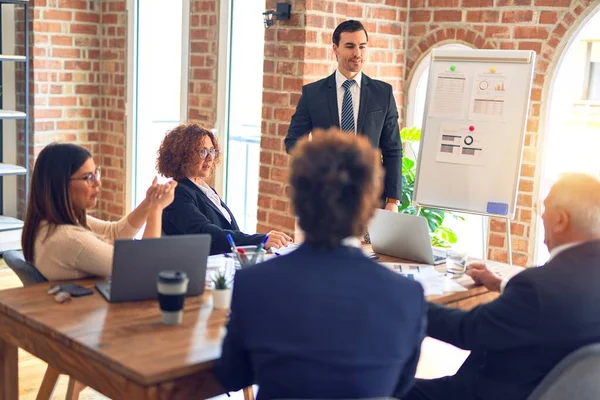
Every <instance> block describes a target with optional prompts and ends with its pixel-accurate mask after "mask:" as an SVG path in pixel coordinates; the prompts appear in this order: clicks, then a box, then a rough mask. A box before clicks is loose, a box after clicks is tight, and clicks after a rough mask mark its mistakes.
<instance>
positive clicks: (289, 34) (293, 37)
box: [277, 29, 305, 42]
mask: <svg viewBox="0 0 600 400" xmlns="http://www.w3.org/2000/svg"><path fill="white" fill-rule="evenodd" d="M304 40H305V31H304V30H302V29H281V30H279V31H278V32H277V41H279V42H304Z"/></svg>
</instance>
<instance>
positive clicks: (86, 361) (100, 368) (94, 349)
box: [0, 256, 497, 400]
mask: <svg viewBox="0 0 600 400" xmlns="http://www.w3.org/2000/svg"><path fill="white" fill-rule="evenodd" d="M379 261H390V262H401V261H402V260H399V259H395V258H392V257H386V256H380V260H379ZM95 282H96V280H83V281H81V282H80V284H82V285H83V286H86V287H90V288H92V287H93V285H94V283H95ZM466 286H467V289H468V290H467V291H464V292H457V293H448V294H444V295H439V296H431V297H429V298H428V299H429V300H431V301H434V302H436V303H442V304H447V305H449V306H455V307H459V308H465V309H468V308H472V307H474V306H475V305H477V304H479V303H483V302H487V301H490V300H492V299H494V298H495V297H496V296H497V294H495V293H490V292H488V291H487V290H486V289H485V288H483V287H481V286H479V287H475V286H474V285H466ZM49 287H50V284H48V283H44V284H38V285H33V286H29V287H26V288H16V289H9V290H4V291H0V400H16V399H17V398H18V392H19V390H18V376H17V374H18V369H17V349H18V348H19V347H20V348H22V349H24V350H26V351H28V352H29V353H31V354H33V355H35V356H36V357H38V358H40V359H42V360H43V361H45V362H47V363H48V364H50V365H51V366H53V367H55V368H56V369H57V370H59V371H61V372H62V373H65V374H68V375H70V376H72V377H73V378H75V379H77V380H78V381H80V382H81V383H83V384H85V385H87V386H90V387H91V388H93V389H95V390H97V391H98V392H100V393H102V394H104V395H106V396H108V397H110V398H111V399H127V400H130V399H140V400H141V399H170V400H172V399H198V398H207V397H213V396H216V395H219V394H222V393H223V389H222V388H221V387H220V386H219V384H218V383H217V382H216V380H215V378H214V376H213V373H212V368H213V363H214V361H215V360H216V359H217V358H218V357H219V355H220V353H221V342H222V339H223V337H224V334H225V324H226V322H227V311H222V310H214V309H213V308H212V299H211V295H210V292H209V291H207V292H206V293H205V294H204V295H203V296H199V297H195V298H193V297H190V298H187V299H186V302H185V311H184V317H183V323H182V324H181V325H178V326H174V327H168V326H163V325H161V323H160V311H159V309H158V305H157V302H156V301H146V302H135V303H118V304H110V303H108V302H107V301H106V300H105V299H104V298H103V297H102V296H101V295H100V294H99V293H98V292H97V291H96V290H94V294H93V295H91V296H85V297H80V298H76V299H73V300H71V301H69V302H67V303H64V304H59V303H56V302H55V301H54V299H53V297H52V296H50V295H48V294H47V293H46V292H47V290H48V288H49Z"/></svg>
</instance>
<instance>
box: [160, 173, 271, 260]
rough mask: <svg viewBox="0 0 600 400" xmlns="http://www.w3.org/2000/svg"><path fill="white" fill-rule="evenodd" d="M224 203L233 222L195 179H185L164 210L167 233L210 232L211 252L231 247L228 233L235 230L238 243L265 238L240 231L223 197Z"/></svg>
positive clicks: (244, 244)
mask: <svg viewBox="0 0 600 400" xmlns="http://www.w3.org/2000/svg"><path fill="white" fill-rule="evenodd" d="M211 189H212V188H211ZM212 190H214V189H212ZM215 193H216V192H215ZM221 206H223V207H224V208H225V210H227V212H228V213H229V216H230V217H231V223H229V221H227V220H226V219H225V217H224V216H223V214H221V212H220V211H219V209H218V208H217V207H216V206H215V205H214V204H213V202H212V201H210V199H209V198H208V197H207V196H206V195H205V194H204V193H203V192H202V190H200V189H199V188H198V186H196V185H195V184H194V182H192V181H190V180H189V179H187V178H185V179H182V180H181V181H179V184H178V185H177V187H176V188H175V200H173V203H171V204H170V205H169V206H168V207H167V208H165V210H164V211H163V215H162V229H163V232H164V233H165V234H167V235H189V234H194V233H209V234H210V236H211V238H212V242H211V245H210V254H220V253H227V252H230V251H231V249H230V246H229V242H228V241H227V234H231V236H232V237H233V240H234V242H235V244H236V245H237V246H247V245H256V244H259V243H260V242H262V240H263V238H264V237H265V235H264V234H256V235H247V234H245V233H243V232H240V228H239V226H238V224H237V222H236V221H235V218H234V217H233V214H232V213H231V210H229V208H228V207H227V205H225V203H223V201H221Z"/></svg>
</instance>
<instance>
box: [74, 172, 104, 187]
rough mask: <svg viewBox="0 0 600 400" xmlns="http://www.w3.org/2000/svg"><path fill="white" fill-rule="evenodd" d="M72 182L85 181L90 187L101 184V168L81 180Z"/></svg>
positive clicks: (75, 179) (76, 179)
mask: <svg viewBox="0 0 600 400" xmlns="http://www.w3.org/2000/svg"><path fill="white" fill-rule="evenodd" d="M71 180H72V181H85V182H86V183H87V184H88V185H90V186H93V185H95V184H97V183H98V182H100V168H98V169H97V170H96V172H93V173H92V172H89V173H87V174H85V175H84V176H82V177H81V178H71Z"/></svg>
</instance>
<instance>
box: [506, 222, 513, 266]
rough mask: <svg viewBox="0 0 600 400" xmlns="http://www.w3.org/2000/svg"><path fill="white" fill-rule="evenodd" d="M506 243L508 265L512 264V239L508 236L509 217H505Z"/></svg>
mask: <svg viewBox="0 0 600 400" xmlns="http://www.w3.org/2000/svg"><path fill="white" fill-rule="evenodd" d="M506 245H507V247H508V265H511V266H512V240H511V238H510V217H506Z"/></svg>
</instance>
